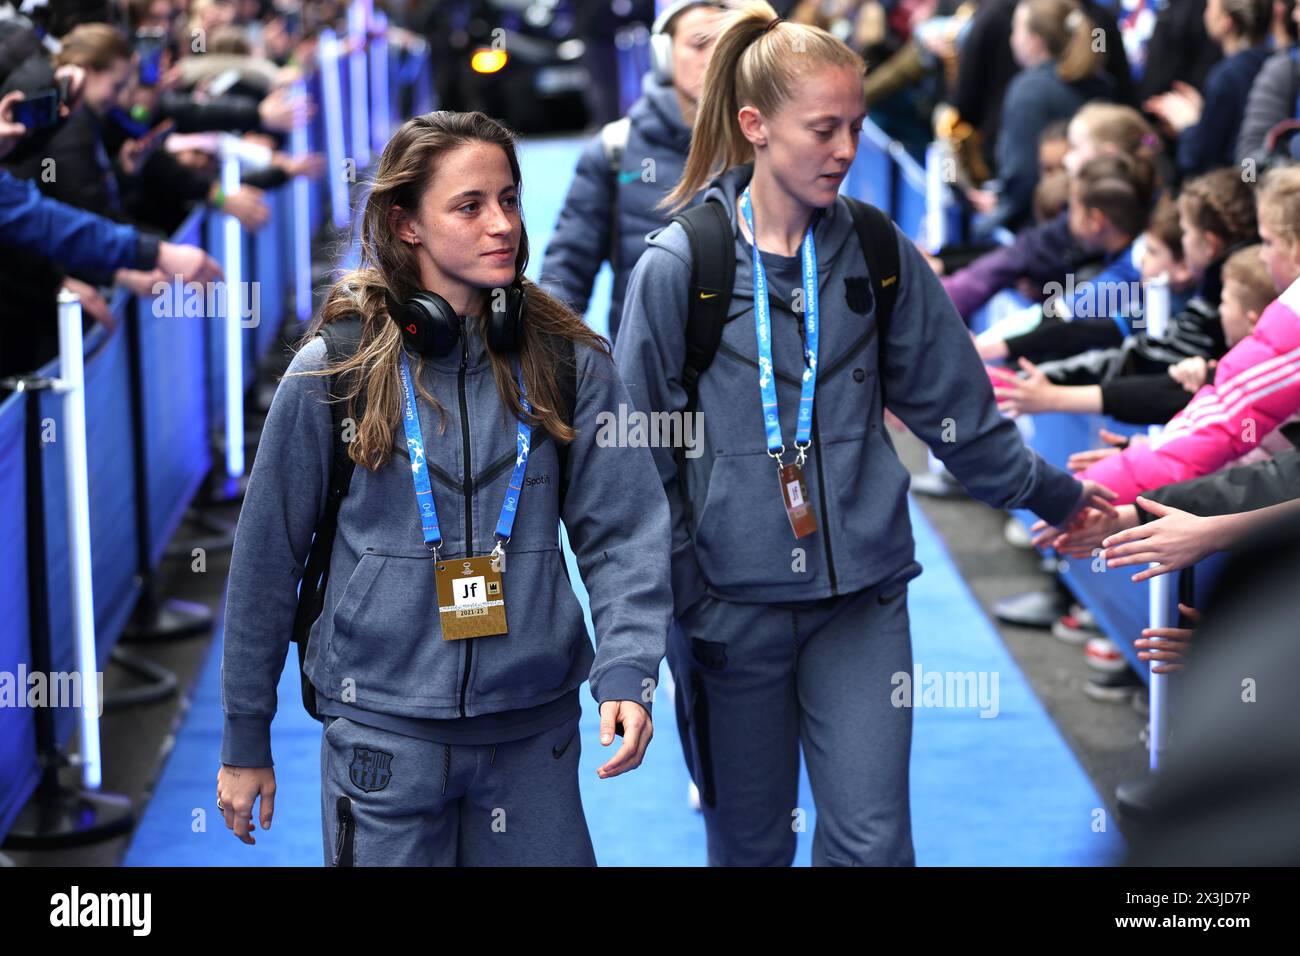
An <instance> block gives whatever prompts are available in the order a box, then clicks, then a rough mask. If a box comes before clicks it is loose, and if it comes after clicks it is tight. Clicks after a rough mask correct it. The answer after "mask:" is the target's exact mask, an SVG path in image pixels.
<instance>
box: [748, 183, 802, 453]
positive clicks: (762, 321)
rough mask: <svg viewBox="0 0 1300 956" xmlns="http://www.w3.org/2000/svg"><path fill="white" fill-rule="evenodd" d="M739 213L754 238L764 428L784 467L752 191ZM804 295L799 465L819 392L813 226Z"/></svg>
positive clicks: (770, 449)
mask: <svg viewBox="0 0 1300 956" xmlns="http://www.w3.org/2000/svg"><path fill="white" fill-rule="evenodd" d="M740 211H741V213H742V214H743V215H744V217H745V222H746V224H747V225H748V226H749V234H750V235H751V236H753V237H754V242H753V250H754V332H755V334H756V335H757V336H758V387H759V390H760V391H761V393H762V396H763V425H764V427H765V428H766V429H767V453H768V454H769V455H771V456H772V457H773V458H775V459H776V461H777V464H781V456H782V455H783V454H784V453H785V442H784V441H783V440H782V439H781V416H780V414H779V412H778V409H777V401H776V377H775V374H774V372H773V370H772V311H771V306H770V305H769V303H768V301H767V271H766V270H765V269H764V268H763V257H762V255H761V254H760V253H759V251H758V233H757V231H755V229H754V212H753V207H752V205H751V203H750V199H749V187H748V186H746V187H745V191H744V192H743V193H741V194H740ZM802 253H803V292H804V320H803V321H804V339H805V342H806V345H805V347H804V370H803V391H802V392H801V393H800V396H799V421H798V426H797V430H796V431H795V438H794V447H795V448H797V449H798V451H799V462H798V463H799V464H800V465H801V466H802V465H803V463H804V457H805V453H806V452H807V450H808V447H809V446H810V445H811V444H812V440H811V439H812V413H813V393H814V392H815V391H816V389H817V341H818V336H819V332H818V329H819V324H818V321H817V316H818V311H817V247H816V246H815V245H814V243H813V229H812V223H809V224H808V231H807V232H806V233H804V237H803V246H802Z"/></svg>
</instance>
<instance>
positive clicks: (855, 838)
mask: <svg viewBox="0 0 1300 956" xmlns="http://www.w3.org/2000/svg"><path fill="white" fill-rule="evenodd" d="M668 662H669V666H670V667H671V668H672V672H673V680H674V681H675V682H676V691H675V694H674V702H675V706H676V708H677V720H678V727H679V730H680V733H681V739H682V747H683V751H684V753H685V755H686V763H687V766H688V767H689V768H690V771H691V776H692V778H693V779H694V781H695V783H696V785H697V786H698V787H699V789H700V799H701V804H702V810H703V814H704V823H705V828H706V831H707V835H708V858H709V864H710V865H711V866H788V865H789V864H790V863H791V861H792V860H793V859H794V853H795V844H796V840H797V832H798V831H799V830H800V829H801V828H802V827H801V823H802V821H803V820H804V819H805V818H806V815H807V814H806V808H800V807H799V806H798V783H799V746H800V743H802V744H803V751H804V759H805V761H806V763H807V766H808V776H809V779H810V781H811V783H812V790H813V796H814V799H815V802H816V810H817V825H816V830H815V833H814V836H813V848H812V855H813V865H814V866H823V865H832V866H834V865H840V866H866V865H897V866H911V865H914V864H915V855H914V853H913V849H912V828H911V813H910V804H909V799H908V761H909V758H910V752H911V743H912V712H911V710H910V709H909V708H907V707H895V706H893V704H892V703H891V692H892V691H893V690H894V685H893V683H892V682H891V676H892V675H893V674H895V673H896V672H899V671H903V672H906V673H908V674H910V673H911V672H912V645H911V636H910V634H909V631H908V615H907V594H906V586H905V585H902V586H900V585H894V586H886V588H885V589H883V590H881V589H870V588H869V589H867V590H864V591H859V592H857V593H855V594H849V595H843V596H839V597H834V598H826V599H823V600H820V601H811V602H806V603H804V604H738V603H732V602H727V601H722V600H719V599H717V598H714V597H712V596H706V597H705V598H703V599H702V600H700V601H698V602H696V603H695V604H694V605H692V606H691V607H690V608H689V609H688V610H687V611H686V612H685V614H684V615H683V617H682V618H681V620H679V621H677V622H675V624H674V626H673V628H672V633H671V634H670V636H669V642H668Z"/></svg>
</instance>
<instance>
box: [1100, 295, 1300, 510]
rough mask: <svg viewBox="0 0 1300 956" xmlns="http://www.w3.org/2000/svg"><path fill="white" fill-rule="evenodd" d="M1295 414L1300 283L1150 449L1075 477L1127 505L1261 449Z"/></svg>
mask: <svg viewBox="0 0 1300 956" xmlns="http://www.w3.org/2000/svg"><path fill="white" fill-rule="evenodd" d="M1297 411H1300V281H1296V282H1294V283H1292V284H1291V286H1290V287H1289V288H1288V289H1287V290H1286V291H1285V292H1283V293H1282V294H1281V295H1280V296H1278V298H1277V299H1275V300H1274V301H1273V302H1272V303H1271V304H1270V305H1269V306H1268V308H1266V309H1265V310H1264V314H1263V315H1261V316H1260V317H1259V322H1258V323H1257V324H1256V325H1255V331H1254V332H1252V333H1251V334H1250V335H1248V336H1246V338H1244V339H1242V340H1241V341H1240V342H1238V343H1237V344H1236V345H1234V346H1233V347H1232V349H1231V350H1230V351H1229V352H1228V354H1227V355H1225V356H1224V357H1223V359H1222V360H1221V361H1220V362H1219V367H1218V369H1217V370H1216V371H1215V375H1214V382H1213V383H1212V384H1206V385H1204V386H1202V388H1201V390H1200V391H1198V392H1197V393H1196V395H1195V396H1193V398H1192V400H1191V402H1190V403H1189V404H1188V405H1187V407H1186V408H1184V409H1183V410H1182V411H1181V412H1179V413H1178V414H1177V415H1175V416H1174V417H1173V419H1172V420H1171V421H1170V422H1169V424H1168V425H1166V426H1165V428H1164V431H1163V432H1162V433H1161V434H1160V435H1159V436H1156V437H1153V438H1152V439H1151V441H1150V443H1149V444H1146V445H1132V446H1130V447H1129V448H1126V449H1124V451H1123V452H1122V453H1120V454H1118V455H1112V456H1111V457H1109V458H1103V459H1102V460H1101V461H1099V462H1097V463H1096V464H1094V465H1092V466H1091V467H1090V468H1087V469H1086V470H1084V471H1083V472H1082V473H1080V474H1079V475H1077V476H1076V477H1078V478H1091V479H1092V480H1094V481H1098V482H1101V483H1102V484H1103V485H1106V486H1108V487H1110V488H1113V489H1114V490H1115V491H1117V492H1118V493H1119V498H1118V499H1117V500H1116V501H1115V504H1129V503H1130V502H1132V501H1133V499H1134V498H1136V497H1137V496H1138V495H1140V494H1142V493H1143V492H1144V491H1149V490H1152V489H1155V488H1159V487H1161V486H1162V485H1168V484H1172V483H1173V482H1176V481H1183V480H1185V479H1187V478H1196V477H1198V476H1200V475H1206V474H1209V473H1210V472H1212V471H1216V470H1217V469H1219V468H1222V467H1223V466H1224V465H1227V464H1230V463H1232V462H1234V461H1235V460H1236V459H1238V458H1241V457H1242V456H1243V455H1245V454H1247V453H1248V452H1251V451H1254V450H1256V449H1258V448H1259V447H1260V444H1261V442H1262V441H1263V439H1264V438H1265V436H1267V435H1268V434H1269V432H1271V431H1273V429H1275V428H1277V427H1278V426H1279V425H1281V424H1282V423H1283V422H1285V421H1286V420H1287V419H1288V418H1290V417H1291V416H1292V415H1294V414H1295V413H1296V412H1297Z"/></svg>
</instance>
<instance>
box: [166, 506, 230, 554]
mask: <svg viewBox="0 0 1300 956" xmlns="http://www.w3.org/2000/svg"><path fill="white" fill-rule="evenodd" d="M241 497H242V495H241ZM203 504H204V505H205V506H206V507H212V506H214V505H220V504H225V502H223V501H217V500H211V499H210V500H207V501H204V503H203ZM185 523H186V524H188V525H190V526H192V527H195V528H198V529H200V530H201V531H203V532H206V533H205V534H204V535H203V536H202V537H198V538H178V539H176V540H175V541H172V542H171V543H170V544H168V545H167V547H166V549H164V551H163V554H164V556H166V557H167V558H188V557H190V556H191V555H192V554H193V553H194V549H195V548H202V549H203V550H204V551H229V550H230V549H231V548H232V547H234V545H235V524H234V522H232V521H225V520H223V519H221V518H218V517H216V516H215V515H210V514H204V513H203V512H202V511H199V510H197V509H194V508H191V509H189V510H188V511H186V513H185Z"/></svg>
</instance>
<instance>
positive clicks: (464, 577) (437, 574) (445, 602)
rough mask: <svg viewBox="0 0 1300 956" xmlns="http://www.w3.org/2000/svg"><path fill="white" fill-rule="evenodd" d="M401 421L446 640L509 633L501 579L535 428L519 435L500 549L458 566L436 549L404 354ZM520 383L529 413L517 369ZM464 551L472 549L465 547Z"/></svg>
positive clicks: (438, 536) (521, 429)
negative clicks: (443, 558) (441, 556)
mask: <svg viewBox="0 0 1300 956" xmlns="http://www.w3.org/2000/svg"><path fill="white" fill-rule="evenodd" d="M401 372H402V421H403V424H404V425H405V426H406V445H407V448H408V449H409V450H410V453H411V479H412V481H414V483H415V502H416V505H417V506H418V507H419V509H420V526H421V529H422V531H423V533H424V543H425V545H426V546H427V547H428V548H429V550H430V551H432V552H433V562H434V579H435V581H436V583H437V591H438V617H439V620H440V621H441V622H442V636H443V639H444V640H448V641H455V640H459V639H461V638H464V637H488V636H490V635H493V634H505V633H506V592H505V586H504V585H503V583H502V581H501V575H502V574H504V573H505V570H506V544H507V543H509V541H510V531H511V529H512V528H514V525H515V512H516V510H517V509H518V507H519V495H520V494H521V493H522V492H521V489H522V488H523V486H524V473H525V472H526V471H527V470H528V448H529V441H530V439H531V438H532V434H533V430H532V426H530V425H529V424H527V423H526V422H524V421H522V420H521V421H520V422H519V425H518V432H517V435H518V437H517V448H518V453H517V454H516V456H515V470H514V472H513V473H512V474H511V475H510V487H508V488H507V489H506V498H505V501H503V502H502V503H501V517H500V518H498V519H497V527H496V539H497V541H496V547H494V548H493V549H492V553H491V554H486V555H480V556H478V557H465V558H461V559H459V560H455V561H442V560H440V559H439V556H438V549H439V548H440V547H442V532H441V531H440V530H439V528H438V509H437V506H436V505H435V504H434V501H433V488H432V486H431V485H430V484H429V469H428V467H427V466H426V464H425V460H424V438H423V437H422V435H421V433H420V415H419V412H418V411H417V410H416V407H415V388H414V386H413V385H412V384H411V367H410V364H409V363H408V362H407V359H406V352H405V351H403V352H402V354H401ZM516 380H517V381H518V382H519V402H520V404H521V405H522V406H523V408H524V411H525V412H532V410H533V409H532V406H531V405H529V404H528V399H527V398H526V397H525V393H524V378H523V374H522V373H521V372H520V371H519V370H518V369H516ZM465 547H466V550H467V551H468V550H470V549H472V547H473V542H472V541H467V542H465Z"/></svg>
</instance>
